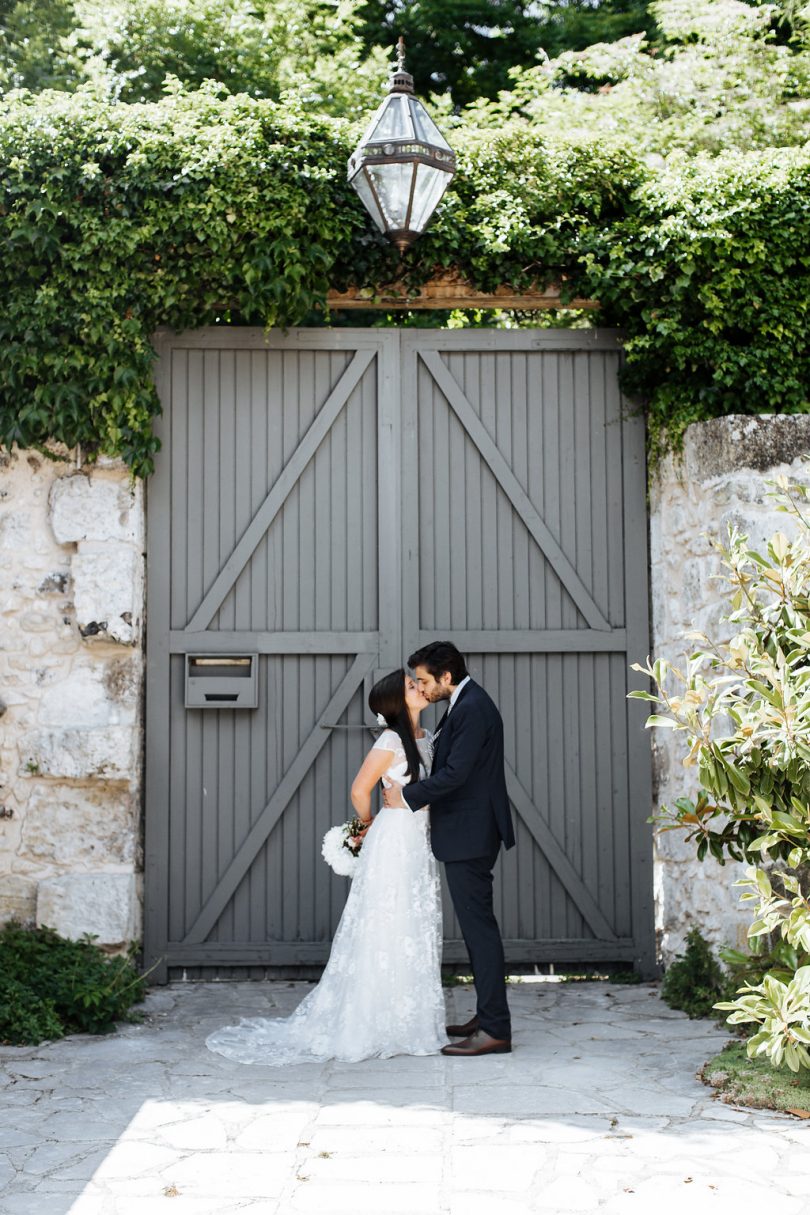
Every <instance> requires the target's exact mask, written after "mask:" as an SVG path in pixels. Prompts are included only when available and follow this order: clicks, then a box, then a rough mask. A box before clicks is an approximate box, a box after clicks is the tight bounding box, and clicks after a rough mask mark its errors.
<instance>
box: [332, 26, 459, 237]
mask: <svg viewBox="0 0 810 1215" xmlns="http://www.w3.org/2000/svg"><path fill="white" fill-rule="evenodd" d="M455 171H456V157H455V153H454V152H453V150H452V148H451V147H450V145H449V144H448V142H447V140H446V139H445V138H444V136H443V135H442V133H441V131H440V130H439V128H438V127H437V126H436V124H435V122H434V121H433V119H432V118H431V117H430V115H429V114H428V112H427V110H426V109H425V107H424V106H423V105H422V102H421V101H419V99H418V98H417V97H415V96H414V92H413V76H411V75H410V74H409V73H408V72H406V71H405V43H404V41H403V39H402V38H400V40H399V43H398V45H397V69H396V71H395V73H394V75H393V77H392V78H391V84H390V87H389V90H388V96H387V97H386V99H385V101H383V103H382V105H381V106H380V108H379V109H378V110H377V112H376V114H375V115H374V117H373V118H372V119H371V122H370V123H369V124H368V127H367V128H366V131H365V134H364V135H363V138H362V139H361V140H360V143H359V144H358V145H357V149H356V150H355V151H354V152H353V153H352V155H351V157H350V158H349V182H350V184H351V185H352V186H353V187H354V189H355V190H356V191H357V193H358V194H359V195H360V198H361V199H362V201H363V205H364V206H365V208H366V210H367V211H368V212H369V214H370V215H371V218H372V219H373V220H374V222H375V224H376V225H377V227H378V228H379V229H380V231H381V232H382V233H384V235H385V236H387V237H388V238H389V239H390V240H392V241H393V242H394V244H395V245H396V246H397V248H398V249H399V251H400V253H404V252H405V250H406V249H407V248H408V246H409V245H410V244H412V242H413V241H415V240H416V238H417V237H418V236H421V235H422V233H423V232H424V230H425V228H426V227H427V226H428V223H429V222H430V217H431V216H432V215H433V212H434V211H435V210H436V207H437V206H438V205H439V202H440V200H441V197H442V195H443V194H444V192H445V190H446V189H447V187H448V186H449V184H450V182H451V180H452V178H453V174H454V173H455Z"/></svg>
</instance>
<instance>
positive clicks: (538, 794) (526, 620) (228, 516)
mask: <svg viewBox="0 0 810 1215" xmlns="http://www.w3.org/2000/svg"><path fill="white" fill-rule="evenodd" d="M619 363H620V348H619V345H618V342H617V337H616V335H615V334H614V333H612V332H610V331H600V330H587V331H584V330H582V331H576V330H567V331H566V330H556V331H555V330H547V331H538V330H523V331H520V332H515V331H480V330H478V331H469V330H468V331H461V332H459V331H455V332H448V331H441V330H346V329H343V330H335V331H330V330H298V331H292V332H288V333H285V334H281V333H271V334H269V335H268V334H265V333H264V332H262V331H261V330H255V329H228V328H221V329H220V328H211V329H203V330H199V331H196V332H192V333H187V334H163V335H160V337H159V362H158V367H157V382H158V390H159V393H160V396H161V399H162V402H163V411H164V412H163V417H162V419H161V421H160V425H159V434H160V438H161V440H162V449H161V452H160V454H159V456H158V459H157V470H156V472H155V475H154V476H153V478H152V480H151V482H150V485H149V493H148V553H147V568H148V615H147V621H148V640H147V706H146V721H147V766H146V879H145V881H146V892H145V893H146V942H145V945H146V955H147V961H148V963H149V964H150V965H151V964H153V963H158V966H157V970H156V974H157V977H158V978H163V979H165V978H166V977H170V976H173V975H179V974H181V973H183V972H185V973H186V974H193V975H208V976H214V975H217V974H219V975H238V974H241V973H249V972H247V971H244V970H243V969H242V968H250V967H267V966H310V965H317V964H319V963H322V962H324V961H325V960H326V958H327V957H328V953H329V946H330V941H331V938H332V936H333V933H334V930H335V927H336V925H337V922H338V919H339V917H340V913H341V910H342V907H343V904H344V901H345V897H346V893H347V886H348V883H347V879H344V878H338V877H335V876H334V875H333V874H332V873H331V870H329V869H328V868H327V866H326V865H325V863H324V862H323V860H322V859H321V856H320V843H321V839H322V836H323V834H324V832H325V831H326V830H327V829H328V828H329V827H330V826H331V825H333V824H334V823H337V822H340V821H342V820H344V819H345V818H347V817H348V816H349V815H350V813H351V807H350V802H349V788H350V785H351V782H352V778H353V776H354V773H355V772H356V770H357V769H358V767H359V766H360V763H361V762H362V759H363V756H364V754H365V752H366V750H367V749H368V747H369V745H370V744H371V742H372V741H373V734H372V730H371V727H372V724H373V723H372V721H371V717H370V714H369V711H368V708H367V705H366V698H367V695H368V691H369V688H370V686H371V685H372V683H373V682H374V681H375V680H376V679H377V678H378V677H379V676H380V675H381V674H382V673H384V672H386V671H389V670H391V669H393V668H395V667H398V666H400V665H402V664H403V661H404V659H405V658H406V657H407V655H408V654H409V653H410V652H411V651H412V650H413V649H415V648H416V647H417V646H419V645H421V644H423V643H424V642H426V641H428V640H431V639H437V638H449V639H451V640H452V641H454V642H455V643H456V645H458V647H459V648H460V649H461V650H462V651H463V652H464V653H465V654H466V655H467V658H468V664H469V667H470V670H471V673H472V674H473V676H474V678H475V679H477V680H479V681H480V682H481V683H482V684H483V685H484V686H485V687H486V689H487V691H488V692H489V693H490V694H491V695H492V696H493V698H494V699H495V701H496V702H497V704H498V705H499V707H500V710H501V713H502V715H503V718H504V725H505V734H506V763H507V782H508V788H509V794H510V798H511V800H512V804H513V808H514V812H515V818H516V830H517V847H516V848H515V849H513V850H512V851H511V852H509V853H508V854H506V855H503V856H502V859H501V861H500V863H499V866H498V871H497V879H496V906H497V911H498V915H499V919H500V924H501V929H502V933H503V937H504V941H505V946H506V953H507V958H508V960H510V961H512V962H548V961H554V962H559V963H571V962H602V963H605V964H609V963H610V962H614V961H615V962H621V961H632V962H633V963H634V964H635V965H636V966H637V967H638V968H639V969H640V970H641V971H642V972H645V973H649V972H650V971H651V968H652V966H653V924H652V897H651V895H652V889H651V886H652V883H651V843H650V836H649V828H648V827H647V825H646V818H647V815H648V814H649V811H650V760H649V748H648V743H647V738H646V736H645V735H644V732H643V729H642V725H643V721H644V714H643V712H642V711H641V710H642V709H643V706H639V705H638V702H634V701H627V700H626V699H625V695H626V691H627V687H628V679H627V675H628V664H629V663H630V662H631V661H633V660H634V659H637V658H642V657H643V656H644V655H646V653H647V650H648V621H647V555H646V507H645V472H644V437H643V423H642V421H641V420H640V419H639V418H634V417H629V416H625V415H626V406H624V404H623V402H622V399H621V395H620V392H619V388H618V383H617V370H618V367H619ZM251 655H252V656H254V657H253V658H252V659H251V661H252V663H253V666H255V667H256V681H257V687H256V693H255V698H256V702H257V703H256V707H252V708H238V707H237V708H233V707H228V703H227V700H226V701H225V703H224V704H223V703H222V701H219V700H214V701H213V702H210V703H207V704H206V706H205V707H189V706H187V704H186V687H187V674H188V671H187V667H188V664H189V661H190V660H196V659H199V657H200V656H204V658H205V663H206V664H208V665H207V666H205V667H201V666H200V665H199V663H198V664H197V665H196V666H194V665H192V667H191V670H192V671H195V670H196V671H197V673H199V672H200V670H209V669H210V670H214V671H216V664H217V660H219V661H220V666H222V662H221V660H222V659H242V660H243V662H244V660H245V658H246V657H249V656H251ZM225 669H226V670H228V669H230V668H227V667H226V668H225ZM234 669H236V668H234ZM212 686H213V685H212ZM218 686H226V685H224V684H223V685H218ZM228 686H230V685H228ZM428 712H429V714H430V715H431V716H430V719H429V720H427V724H430V723H431V721H432V720H433V714H434V710H433V709H431V710H429V711H428ZM445 936H446V940H445V950H444V959H445V961H446V962H461V961H463V960H464V958H465V957H466V954H465V951H464V947H463V943H462V942H461V940H460V934H459V931H458V926H457V924H456V923H455V919H454V917H453V914H452V907H451V906H450V904H449V902H447V903H446V905H445Z"/></svg>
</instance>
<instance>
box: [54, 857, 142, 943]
mask: <svg viewBox="0 0 810 1215" xmlns="http://www.w3.org/2000/svg"><path fill="white" fill-rule="evenodd" d="M36 916H37V924H43V925H46V926H47V927H48V928H54V929H56V931H57V932H58V933H60V934H61V935H62V936H64V937H69V938H71V939H73V940H77V939H78V938H79V937H81V936H82V935H83V934H84V933H86V932H89V933H92V934H93V935H94V936H95V937H97V938H98V940H97V944H99V945H124V944H126V943H127V942H129V941H134V940H137V939H138V937H139V935H140V922H139V906H138V898H137V890H136V883H135V876H134V874H131V873H67V874H63V875H62V876H61V877H52V878H45V879H44V880H43V881H41V882H40V883H39V887H38V890H37V910H36Z"/></svg>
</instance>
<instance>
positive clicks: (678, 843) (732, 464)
mask: <svg viewBox="0 0 810 1215" xmlns="http://www.w3.org/2000/svg"><path fill="white" fill-rule="evenodd" d="M809 454H810V417H807V416H803V415H796V416H773V417H767V416H760V417H755V418H751V417H728V418H721V419H717V420H715V421H712V422H702V423H696V424H695V425H693V426H690V427H689V429H688V430H687V432H686V436H685V442H684V449H683V454H682V456H681V457H680V458H676V457H669V458H667V459H666V460H665V461H663V462H662V464H661V466H660V467H659V468H658V469H657V470H656V471H655V473H654V475H653V476H652V478H651V485H650V511H651V514H650V564H651V591H652V619H653V628H652V632H653V643H652V644H653V653H654V654H655V656H656V657H661V658H668V659H670V660H672V661H676V660H677V659H679V658H682V657H683V655H684V654H685V652H686V651H687V650H688V649H689V643H687V642H686V641H685V640H684V635H685V634H686V633H687V632H688V631H690V630H692V629H700V630H702V631H703V632H704V633H707V634H708V635H709V636H710V637H720V636H724V635H725V634H724V632H723V627H722V626H720V624H719V617H720V612H721V602H720V599H719V586H718V583H717V582H715V581H713V580H712V575H713V574H715V573H717V571H718V568H719V563H718V559H717V557H716V555H715V554H714V553H713V552H712V551H711V550H710V547H709V544H708V540H707V538H706V533H711V534H712V535H713V536H715V537H717V538H718V539H725V538H726V536H727V529H728V525H729V524H730V523H733V524H735V525H736V526H737V527H738V528H740V529H741V530H742V531H744V532H745V533H747V535H748V536H749V537H750V540H751V546H752V547H755V548H760V547H762V546H764V544H765V543H766V542H767V540H768V539H769V538H770V536H771V535H773V533H774V532H777V531H783V532H786V533H788V534H790V533H791V531H792V528H791V522H792V521H791V520H790V519H789V517H788V516H786V515H784V514H781V513H778V512H777V511H776V509H775V505H774V502H773V500H772V499H771V498H769V497H768V494H769V493H770V492H772V490H773V487H772V486H769V485H768V484H767V482H768V481H771V480H773V478H774V477H776V476H777V474H778V473H786V474H788V475H789V476H791V477H793V478H796V479H799V480H803V481H810V464H808V455H809ZM676 665H677V662H676ZM653 754H654V782H655V783H654V795H655V801H656V806H658V805H661V804H671V803H672V802H673V801H674V800H675V799H676V798H677V797H680V796H682V795H685V794H686V795H690V796H694V793H695V785H694V771H695V770H694V769H686V768H684V767H683V765H682V763H681V759H682V754H683V752H682V750H681V749H680V747H679V744H678V741H677V739H676V738H675V737H674V736H673V735H672V733H671V732H670V731H668V730H657V731H654V732H653ZM654 856H655V896H656V897H655V901H656V921H657V923H656V927H657V931H658V936H659V944H660V950H661V954H662V957H663V959H664V961H665V962H670V961H671V960H672V959H673V957H674V956H675V955H676V954H677V953H678V952H680V951H681V949H682V947H683V942H684V938H685V936H686V933H687V932H688V931H689V929H690V928H691V927H693V926H695V925H697V926H699V927H700V929H701V931H703V933H704V935H705V936H706V937H707V938H708V939H709V940H710V941H711V942H712V943H713V944H715V945H722V944H727V945H733V946H737V947H744V946H745V944H746V928H747V926H748V923H749V922H750V916H749V915H748V913H747V912H746V911H745V910H744V909H743V908H741V907H740V904H739V902H738V893H739V892H738V891H736V890H734V889H733V885H732V884H733V882H734V881H735V879H736V878H737V877H739V876H740V874H741V873H742V870H743V868H744V866H742V865H737V864H735V863H733V862H728V861H727V862H726V864H725V866H724V867H721V866H720V865H719V864H718V863H717V862H716V861H714V860H712V859H711V858H708V859H706V860H705V861H703V862H702V863H701V862H699V861H697V860H696V859H695V853H694V847H693V846H692V845H687V844H685V843H684V841H683V838H682V836H681V833H680V832H676V831H669V832H665V833H663V834H660V835H657V836H656V837H655V843H654Z"/></svg>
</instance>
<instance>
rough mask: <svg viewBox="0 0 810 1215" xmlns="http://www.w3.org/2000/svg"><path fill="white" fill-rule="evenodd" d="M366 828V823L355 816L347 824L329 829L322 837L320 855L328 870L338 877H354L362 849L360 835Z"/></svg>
mask: <svg viewBox="0 0 810 1215" xmlns="http://www.w3.org/2000/svg"><path fill="white" fill-rule="evenodd" d="M367 828H368V823H364V822H363V820H362V819H359V818H357V816H355V817H354V818H352V819H350V820H349V822H348V823H339V824H338V826H337V827H330V828H329V830H328V831H327V833H326V835H325V836H324V837H323V846H322V847H321V855H322V856H323V859H324V860H325V861H326V863H327V865H328V866H329V868H330V869H333V870H334V871H335V873H337V874H338V875H339V876H340V877H354V871H355V869H356V868H357V860H358V856H359V853H360V849H361V848H362V847H363V841H362V839H361V838H360V835H361V832H363V831H365V830H366V829H367Z"/></svg>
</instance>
